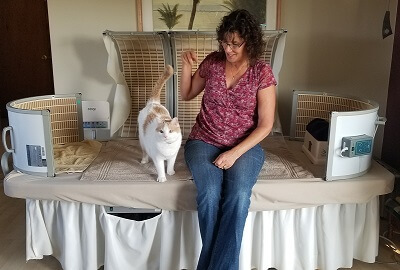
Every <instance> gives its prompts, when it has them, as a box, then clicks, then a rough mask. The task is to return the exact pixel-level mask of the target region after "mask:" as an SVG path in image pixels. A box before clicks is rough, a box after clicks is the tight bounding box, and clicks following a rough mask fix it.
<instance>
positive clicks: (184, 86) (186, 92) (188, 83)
mask: <svg viewBox="0 0 400 270" xmlns="http://www.w3.org/2000/svg"><path fill="white" fill-rule="evenodd" d="M181 59H182V69H181V77H180V92H181V98H182V100H191V99H193V98H194V97H196V96H197V95H198V94H199V93H200V92H201V91H203V89H204V86H205V79H204V78H201V77H200V75H199V71H198V70H196V72H195V73H194V74H193V76H192V67H193V64H194V63H197V55H196V53H195V52H194V51H185V52H183V53H182V55H181Z"/></svg>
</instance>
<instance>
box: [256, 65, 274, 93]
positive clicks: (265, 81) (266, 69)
mask: <svg viewBox="0 0 400 270" xmlns="http://www.w3.org/2000/svg"><path fill="white" fill-rule="evenodd" d="M259 74H260V84H259V87H258V90H262V89H265V88H268V87H270V86H271V85H277V82H276V80H275V77H274V74H273V73H272V68H271V66H270V65H268V64H267V63H263V64H262V65H261V68H260V73H259Z"/></svg>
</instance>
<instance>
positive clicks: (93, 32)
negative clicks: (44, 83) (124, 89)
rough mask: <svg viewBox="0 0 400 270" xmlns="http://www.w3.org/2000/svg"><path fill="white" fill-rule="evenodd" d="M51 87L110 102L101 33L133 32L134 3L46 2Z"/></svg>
mask: <svg viewBox="0 0 400 270" xmlns="http://www.w3.org/2000/svg"><path fill="white" fill-rule="evenodd" d="M48 10H49V23H50V41H51V50H52V61H53V72H54V87H55V92H56V93H57V94H63V93H76V92H82V94H83V99H85V100H108V101H112V98H113V90H114V88H115V87H114V81H113V80H112V78H111V77H110V76H109V75H108V73H107V70H106V68H107V57H108V55H107V51H106V49H105V46H104V42H103V38H102V32H103V31H104V30H107V29H108V30H121V31H125V30H126V31H132V30H136V8H135V1H134V0H116V1H109V0H63V1H60V0H48Z"/></svg>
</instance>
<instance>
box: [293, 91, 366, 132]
mask: <svg viewBox="0 0 400 270" xmlns="http://www.w3.org/2000/svg"><path fill="white" fill-rule="evenodd" d="M295 95H297V107H296V106H295V108H294V109H295V110H296V111H295V123H294V127H293V126H292V128H294V136H295V138H304V134H305V131H306V127H307V124H308V123H310V121H311V120H313V119H315V118H321V119H325V120H327V121H329V120H330V113H331V112H333V111H335V112H346V111H360V110H367V109H372V108H373V105H371V104H370V103H368V102H366V101H362V100H357V99H355V98H348V97H340V96H333V95H329V94H324V93H320V94H319V93H315V94H313V93H295ZM292 125H293V123H292ZM292 135H293V134H292Z"/></svg>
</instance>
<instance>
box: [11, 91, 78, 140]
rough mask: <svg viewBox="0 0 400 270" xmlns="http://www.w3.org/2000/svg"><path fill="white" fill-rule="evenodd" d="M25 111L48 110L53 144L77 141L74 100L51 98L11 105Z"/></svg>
mask: <svg viewBox="0 0 400 270" xmlns="http://www.w3.org/2000/svg"><path fill="white" fill-rule="evenodd" d="M12 106H13V107H14V108H18V109H25V110H49V111H50V119H51V133H52V137H53V144H64V143H69V142H78V141H79V128H78V125H79V122H78V110H77V105H76V98H51V99H40V100H30V101H26V102H22V103H14V104H12Z"/></svg>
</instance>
